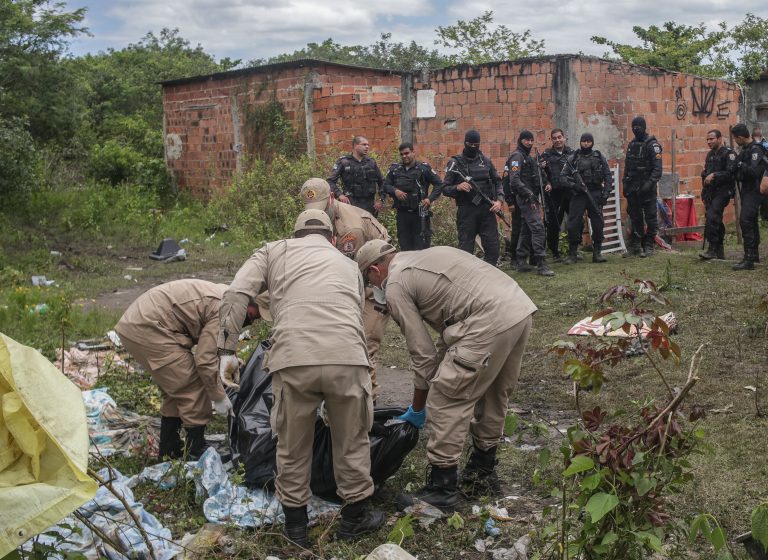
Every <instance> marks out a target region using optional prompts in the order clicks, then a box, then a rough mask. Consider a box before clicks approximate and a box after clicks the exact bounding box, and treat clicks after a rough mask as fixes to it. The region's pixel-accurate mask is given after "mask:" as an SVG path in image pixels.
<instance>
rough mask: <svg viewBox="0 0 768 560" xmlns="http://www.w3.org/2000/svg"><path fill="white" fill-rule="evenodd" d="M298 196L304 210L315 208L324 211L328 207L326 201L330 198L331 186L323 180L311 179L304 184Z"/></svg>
mask: <svg viewBox="0 0 768 560" xmlns="http://www.w3.org/2000/svg"><path fill="white" fill-rule="evenodd" d="M299 195H300V196H301V201H302V202H303V203H304V208H305V209H309V208H317V209H319V210H325V207H326V206H327V205H328V199H329V198H330V197H331V186H330V185H329V184H328V181H326V180H325V179H320V178H318V177H313V178H312V179H307V180H306V181H305V182H304V184H303V185H302V186H301V192H300V193H299Z"/></svg>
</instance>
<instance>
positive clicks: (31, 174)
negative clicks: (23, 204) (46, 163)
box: [0, 117, 41, 204]
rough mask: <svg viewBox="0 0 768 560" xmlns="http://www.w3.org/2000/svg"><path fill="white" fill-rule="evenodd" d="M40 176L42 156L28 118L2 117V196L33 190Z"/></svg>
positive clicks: (0, 150) (0, 152) (0, 144)
mask: <svg viewBox="0 0 768 560" xmlns="http://www.w3.org/2000/svg"><path fill="white" fill-rule="evenodd" d="M40 177H41V165H40V157H39V154H38V151H37V147H36V146H35V142H34V140H33V139H32V135H31V134H30V133H29V130H28V128H27V122H26V121H25V120H24V119H20V118H2V117H0V198H3V199H4V198H6V196H7V195H14V194H18V193H23V192H28V191H30V190H32V189H33V188H34V187H35V186H36V185H37V184H38V182H39V181H40ZM6 202H7V201H6ZM0 204H2V203H0Z"/></svg>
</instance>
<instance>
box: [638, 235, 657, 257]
mask: <svg viewBox="0 0 768 560" xmlns="http://www.w3.org/2000/svg"><path fill="white" fill-rule="evenodd" d="M655 250H656V241H655V240H653V239H651V240H650V241H647V242H646V243H645V248H644V249H643V251H644V252H645V255H642V254H641V255H640V256H641V257H643V256H645V257H652V256H653V253H654V251H655Z"/></svg>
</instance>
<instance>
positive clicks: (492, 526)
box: [484, 518, 501, 537]
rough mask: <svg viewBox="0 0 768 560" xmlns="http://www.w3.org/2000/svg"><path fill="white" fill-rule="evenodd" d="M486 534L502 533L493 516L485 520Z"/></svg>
mask: <svg viewBox="0 0 768 560" xmlns="http://www.w3.org/2000/svg"><path fill="white" fill-rule="evenodd" d="M484 529H485V534H486V535H488V536H491V537H498V536H499V535H500V534H501V529H499V528H498V527H496V521H495V520H494V519H493V518H490V519H486V520H485V526H484Z"/></svg>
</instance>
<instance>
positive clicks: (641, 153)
mask: <svg viewBox="0 0 768 560" xmlns="http://www.w3.org/2000/svg"><path fill="white" fill-rule="evenodd" d="M654 142H656V137H655V136H648V137H647V138H646V139H645V140H637V139H634V140H632V141H631V142H630V143H629V146H627V159H626V161H625V163H624V165H625V169H626V175H627V177H629V179H630V180H631V181H633V182H639V181H645V180H646V179H647V178H648V177H649V176H650V175H651V173H652V172H653V160H654V158H655V157H656V154H655V153H654V151H653V146H652V144H653V143H654ZM585 181H586V179H585Z"/></svg>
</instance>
